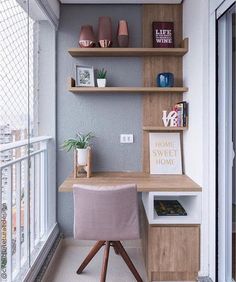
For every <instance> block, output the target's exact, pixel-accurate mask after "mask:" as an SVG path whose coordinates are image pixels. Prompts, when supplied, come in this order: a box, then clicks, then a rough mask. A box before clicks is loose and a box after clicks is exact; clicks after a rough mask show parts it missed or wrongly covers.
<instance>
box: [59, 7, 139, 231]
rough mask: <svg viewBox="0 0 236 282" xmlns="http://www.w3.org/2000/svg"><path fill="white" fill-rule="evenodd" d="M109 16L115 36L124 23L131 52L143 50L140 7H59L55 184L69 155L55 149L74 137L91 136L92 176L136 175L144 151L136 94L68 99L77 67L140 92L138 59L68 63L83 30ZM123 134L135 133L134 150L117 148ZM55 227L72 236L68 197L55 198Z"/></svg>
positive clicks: (65, 172)
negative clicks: (98, 71)
mask: <svg viewBox="0 0 236 282" xmlns="http://www.w3.org/2000/svg"><path fill="white" fill-rule="evenodd" d="M106 15H107V16H111V17H112V20H113V33H114V37H115V35H116V29H117V23H118V20H119V19H127V20H128V23H129V30H130V46H132V47H139V46H141V43H142V42H141V38H142V36H141V23H142V21H141V6H139V5H132V6H131V5H62V6H61V18H60V25H59V31H58V47H57V48H58V49H57V135H58V136H57V137H58V139H57V140H58V152H57V153H58V154H57V156H58V158H57V175H58V176H57V183H58V186H59V185H60V184H61V183H62V182H63V181H64V180H65V178H66V177H68V175H69V174H71V172H72V164H73V160H72V153H66V152H64V151H61V149H60V148H59V145H60V144H62V143H63V141H64V140H65V139H67V138H69V137H74V136H75V133H76V132H77V131H80V132H84V133H86V132H89V131H92V132H93V133H94V135H95V136H96V138H95V139H94V142H93V146H92V148H93V171H140V170H141V149H142V107H141V98H142V97H141V95H140V94H118V93H117V94H114V93H111V94H80V95H78V94H72V93H70V92H68V90H67V87H68V83H67V80H68V77H70V76H73V77H74V72H75V65H76V64H81V65H92V66H94V68H95V69H96V68H102V67H104V68H106V69H107V70H108V76H107V79H108V84H109V85H110V86H141V85H142V59H141V58H72V57H71V56H70V55H69V54H68V52H67V50H68V48H71V47H77V46H78V37H79V30H80V26H81V25H82V24H88V23H89V24H92V25H93V27H94V30H95V31H97V23H98V17H99V16H106ZM121 133H133V134H134V144H120V143H119V136H120V134H121ZM57 201H58V222H59V224H60V228H61V230H62V232H64V234H65V235H66V236H71V235H72V230H73V200H72V194H71V193H58V199H57Z"/></svg>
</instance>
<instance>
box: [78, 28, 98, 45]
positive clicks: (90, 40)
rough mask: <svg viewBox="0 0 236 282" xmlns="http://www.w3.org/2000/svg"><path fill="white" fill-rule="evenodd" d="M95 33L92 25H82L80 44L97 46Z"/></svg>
mask: <svg viewBox="0 0 236 282" xmlns="http://www.w3.org/2000/svg"><path fill="white" fill-rule="evenodd" d="M95 45H96V44H95V35H94V32H93V27H92V26H91V25H82V26H81V29H80V35H79V46H80V47H81V48H91V47H95Z"/></svg>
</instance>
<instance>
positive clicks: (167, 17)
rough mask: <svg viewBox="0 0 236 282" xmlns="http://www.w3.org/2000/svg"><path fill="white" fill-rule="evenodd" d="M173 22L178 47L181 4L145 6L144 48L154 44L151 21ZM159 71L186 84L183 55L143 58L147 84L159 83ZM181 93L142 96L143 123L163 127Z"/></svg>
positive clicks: (145, 149) (145, 134) (146, 144)
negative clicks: (167, 73) (164, 115)
mask: <svg viewBox="0 0 236 282" xmlns="http://www.w3.org/2000/svg"><path fill="white" fill-rule="evenodd" d="M153 21H173V22H174V27H175V28H174V32H175V47H179V46H180V45H181V42H182V5H143V47H152V22H153ZM160 72H172V73H173V74H174V78H175V84H174V86H182V85H183V65H182V57H174V56H173V57H172V56H171V57H168V56H166V57H164V56H160V57H147V58H144V59H143V79H144V82H143V83H144V86H156V77H157V75H158V74H159V73H160ZM182 98H183V95H182V94H168V93H167V94H164V93H163V94H157V93H147V94H145V95H144V96H143V126H149V125H150V126H162V125H163V123H162V119H161V118H162V111H163V110H171V107H172V106H173V105H174V104H175V103H177V102H180V101H181V100H182ZM148 136H149V135H148V132H143V171H144V172H147V173H148V172H149V171H150V169H149V138H148Z"/></svg>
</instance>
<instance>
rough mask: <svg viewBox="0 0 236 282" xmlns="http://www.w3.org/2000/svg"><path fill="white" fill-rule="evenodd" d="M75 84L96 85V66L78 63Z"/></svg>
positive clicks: (78, 85)
mask: <svg viewBox="0 0 236 282" xmlns="http://www.w3.org/2000/svg"><path fill="white" fill-rule="evenodd" d="M75 86H76V87H95V79H94V68H93V67H92V66H80V65H76V68H75Z"/></svg>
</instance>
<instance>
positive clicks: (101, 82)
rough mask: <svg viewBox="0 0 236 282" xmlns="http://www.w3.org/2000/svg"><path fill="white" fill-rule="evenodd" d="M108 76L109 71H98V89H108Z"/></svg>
mask: <svg viewBox="0 0 236 282" xmlns="http://www.w3.org/2000/svg"><path fill="white" fill-rule="evenodd" d="M106 76H107V71H106V70H105V69H100V70H98V73H97V85H98V87H106V82H107V80H106Z"/></svg>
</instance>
